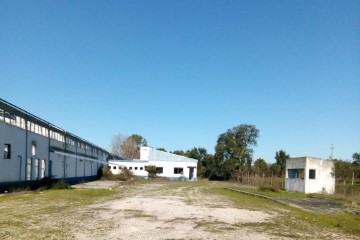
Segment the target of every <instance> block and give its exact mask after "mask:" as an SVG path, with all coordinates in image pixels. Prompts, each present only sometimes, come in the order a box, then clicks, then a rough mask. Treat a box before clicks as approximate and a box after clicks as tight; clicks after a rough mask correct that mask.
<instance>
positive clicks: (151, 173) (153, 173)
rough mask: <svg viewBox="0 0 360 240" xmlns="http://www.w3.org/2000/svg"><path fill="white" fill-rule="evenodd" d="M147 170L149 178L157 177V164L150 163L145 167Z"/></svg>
mask: <svg viewBox="0 0 360 240" xmlns="http://www.w3.org/2000/svg"><path fill="white" fill-rule="evenodd" d="M145 170H146V171H147V172H148V177H149V178H156V174H157V172H156V166H155V165H149V166H147V167H146V168H145Z"/></svg>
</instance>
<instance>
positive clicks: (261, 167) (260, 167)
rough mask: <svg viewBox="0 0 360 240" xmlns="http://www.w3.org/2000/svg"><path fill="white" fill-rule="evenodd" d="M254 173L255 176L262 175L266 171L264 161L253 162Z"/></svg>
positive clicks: (259, 159)
mask: <svg viewBox="0 0 360 240" xmlns="http://www.w3.org/2000/svg"><path fill="white" fill-rule="evenodd" d="M254 171H255V172H256V173H257V174H264V173H266V172H267V171H268V166H267V163H266V162H265V160H264V159H262V158H258V159H256V161H255V162H254Z"/></svg>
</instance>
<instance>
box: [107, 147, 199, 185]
mask: <svg viewBox="0 0 360 240" xmlns="http://www.w3.org/2000/svg"><path fill="white" fill-rule="evenodd" d="M197 162H198V160H196V159H193V158H188V157H184V156H180V155H176V154H173V153H168V152H163V151H159V150H156V149H154V148H151V147H141V149H140V159H135V160H109V167H110V170H111V172H112V173H113V174H119V173H120V172H121V170H122V169H123V168H127V169H129V170H130V171H132V173H133V174H134V175H135V176H138V177H144V178H146V177H147V176H148V172H147V171H146V169H145V168H146V167H147V166H150V165H155V166H156V170H157V173H158V174H157V176H159V177H165V178H168V179H171V180H181V179H184V180H196V175H197Z"/></svg>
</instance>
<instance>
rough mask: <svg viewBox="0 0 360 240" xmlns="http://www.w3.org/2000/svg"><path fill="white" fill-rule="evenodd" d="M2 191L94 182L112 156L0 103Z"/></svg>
mask: <svg viewBox="0 0 360 240" xmlns="http://www.w3.org/2000/svg"><path fill="white" fill-rule="evenodd" d="M0 147H1V148H0V149H1V150H2V153H1V155H0V191H3V190H7V189H9V188H12V187H20V186H32V185H36V184H37V183H38V182H39V181H41V179H43V178H45V177H49V178H52V179H63V180H65V181H67V182H69V183H75V182H79V181H82V180H85V181H86V180H94V179H96V177H97V173H98V170H99V169H100V168H101V167H102V166H103V164H107V158H108V155H109V153H108V152H107V151H106V150H104V149H102V148H100V147H98V146H96V145H94V144H92V143H90V142H88V141H86V140H84V139H82V138H80V137H78V136H76V135H74V134H72V133H69V132H67V131H65V130H63V129H61V128H59V127H57V126H55V125H53V124H51V123H49V122H47V121H45V120H43V119H41V118H39V117H37V116H35V115H33V114H31V113H29V112H27V111H25V110H23V109H21V108H18V107H16V106H15V105H13V104H11V103H8V102H6V101H5V100H3V99H0Z"/></svg>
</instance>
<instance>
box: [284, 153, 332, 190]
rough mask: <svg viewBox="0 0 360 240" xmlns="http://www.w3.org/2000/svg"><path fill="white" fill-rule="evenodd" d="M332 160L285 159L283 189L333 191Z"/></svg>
mask: <svg viewBox="0 0 360 240" xmlns="http://www.w3.org/2000/svg"><path fill="white" fill-rule="evenodd" d="M333 171H334V161H331V160H324V159H320V158H311V157H299V158H289V159H287V160H286V176H285V177H286V179H285V189H286V190H287V191H291V192H302V193H326V194H334V193H335V177H334V174H333Z"/></svg>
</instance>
